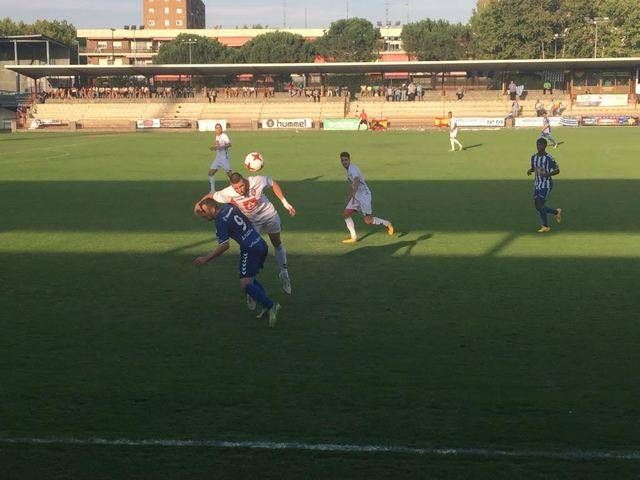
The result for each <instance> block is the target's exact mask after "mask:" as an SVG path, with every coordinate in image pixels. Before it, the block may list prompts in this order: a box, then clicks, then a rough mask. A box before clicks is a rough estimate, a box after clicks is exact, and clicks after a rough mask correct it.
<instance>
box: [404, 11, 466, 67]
mask: <svg viewBox="0 0 640 480" xmlns="http://www.w3.org/2000/svg"><path fill="white" fill-rule="evenodd" d="M400 38H401V39H402V46H403V48H404V50H405V51H406V52H407V53H408V54H409V55H410V56H411V57H414V58H416V59H418V60H422V61H429V60H462V59H465V58H467V57H468V54H467V50H468V47H469V38H470V30H469V27H468V26H467V25H463V24H461V23H457V24H451V23H449V22H447V21H445V20H430V19H426V20H422V21H419V22H416V23H409V24H406V25H405V26H404V27H402V33H401V34H400Z"/></svg>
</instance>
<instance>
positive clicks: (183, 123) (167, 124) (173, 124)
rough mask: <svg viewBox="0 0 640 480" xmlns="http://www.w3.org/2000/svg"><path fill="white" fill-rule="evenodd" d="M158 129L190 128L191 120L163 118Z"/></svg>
mask: <svg viewBox="0 0 640 480" xmlns="http://www.w3.org/2000/svg"><path fill="white" fill-rule="evenodd" d="M160 128H191V120H187V119H186V118H163V119H161V120H160Z"/></svg>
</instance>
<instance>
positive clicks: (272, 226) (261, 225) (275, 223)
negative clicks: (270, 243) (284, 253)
mask: <svg viewBox="0 0 640 480" xmlns="http://www.w3.org/2000/svg"><path fill="white" fill-rule="evenodd" d="M251 223H253V226H254V227H256V231H257V232H258V233H267V234H269V233H280V232H281V231H282V226H281V223H280V215H278V214H277V213H276V214H275V215H274V216H272V217H269V218H265V219H264V220H263V221H261V222H254V221H252V222H251Z"/></svg>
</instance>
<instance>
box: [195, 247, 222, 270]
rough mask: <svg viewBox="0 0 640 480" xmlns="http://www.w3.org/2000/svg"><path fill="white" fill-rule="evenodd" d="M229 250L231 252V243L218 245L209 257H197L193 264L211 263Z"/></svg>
mask: <svg viewBox="0 0 640 480" xmlns="http://www.w3.org/2000/svg"><path fill="white" fill-rule="evenodd" d="M227 250H229V242H226V243H223V244H221V245H218V246H217V247H216V249H215V250H214V251H212V252H211V253H209V254H207V255H202V256H201V257H196V259H195V260H194V261H193V264H194V265H204V264H205V263H209V262H210V261H211V260H213V259H214V258H216V257H219V256H220V255H222V254H223V253H224V252H226V251H227Z"/></svg>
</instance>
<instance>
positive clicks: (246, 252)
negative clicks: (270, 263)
mask: <svg viewBox="0 0 640 480" xmlns="http://www.w3.org/2000/svg"><path fill="white" fill-rule="evenodd" d="M268 253H269V247H268V246H267V243H266V242H265V241H264V240H262V241H261V242H260V243H258V244H257V245H256V246H254V247H251V248H247V249H241V250H240V266H239V270H240V278H253V277H255V276H256V275H257V274H258V273H259V272H260V270H262V267H263V266H264V261H265V260H266V258H267V254H268Z"/></svg>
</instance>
